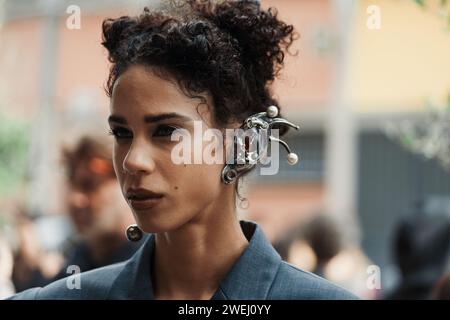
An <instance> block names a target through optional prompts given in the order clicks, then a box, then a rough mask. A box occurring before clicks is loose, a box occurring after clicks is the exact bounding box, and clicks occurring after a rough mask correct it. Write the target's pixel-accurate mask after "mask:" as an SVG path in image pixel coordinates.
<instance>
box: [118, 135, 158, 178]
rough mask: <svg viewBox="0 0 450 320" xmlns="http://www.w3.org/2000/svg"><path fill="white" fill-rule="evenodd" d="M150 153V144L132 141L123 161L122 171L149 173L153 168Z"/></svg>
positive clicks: (134, 173)
mask: <svg viewBox="0 0 450 320" xmlns="http://www.w3.org/2000/svg"><path fill="white" fill-rule="evenodd" d="M151 153H152V152H151V146H149V145H148V144H147V143H145V142H139V141H138V140H135V141H133V143H132V144H131V146H130V149H129V150H128V153H127V155H126V156H125V159H124V161H123V170H124V172H126V173H128V174H132V175H136V174H151V173H152V172H153V171H154V170H155V162H154V159H153V157H152V155H151Z"/></svg>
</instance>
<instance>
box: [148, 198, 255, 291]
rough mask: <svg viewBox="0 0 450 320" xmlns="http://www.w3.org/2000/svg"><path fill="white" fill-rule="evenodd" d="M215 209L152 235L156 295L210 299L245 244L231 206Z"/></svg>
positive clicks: (245, 241) (246, 242) (245, 240)
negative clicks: (176, 226) (174, 229)
mask: <svg viewBox="0 0 450 320" xmlns="http://www.w3.org/2000/svg"><path fill="white" fill-rule="evenodd" d="M217 212H218V211H215V212H214V213H212V214H208V213H206V212H205V213H203V214H200V215H198V218H195V220H191V221H190V222H188V223H187V224H185V225H184V226H183V227H181V228H179V229H177V230H176V231H171V232H164V233H158V234H157V235H156V243H155V259H154V266H153V270H154V271H153V279H154V281H153V284H154V295H155V298H156V299H210V298H211V296H212V295H213V294H214V292H215V291H216V290H217V288H218V287H219V284H220V282H221V280H222V279H223V278H224V276H225V275H226V274H227V272H228V271H229V270H230V269H231V267H232V266H233V264H234V263H235V262H236V261H237V259H238V258H239V256H240V255H241V254H242V252H243V251H244V249H245V247H246V246H247V244H248V241H247V239H246V238H245V235H244V234H243V232H242V230H241V227H240V224H239V221H238V219H237V216H236V211H235V209H234V206H233V207H229V208H228V210H224V209H223V208H221V209H220V214H218V213H217ZM155 275H156V276H155Z"/></svg>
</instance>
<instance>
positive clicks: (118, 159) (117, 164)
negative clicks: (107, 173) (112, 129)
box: [113, 143, 126, 184]
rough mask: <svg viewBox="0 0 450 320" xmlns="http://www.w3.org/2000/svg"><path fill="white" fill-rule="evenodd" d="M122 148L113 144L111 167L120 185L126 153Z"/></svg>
mask: <svg viewBox="0 0 450 320" xmlns="http://www.w3.org/2000/svg"><path fill="white" fill-rule="evenodd" d="M123 149H124V148H123V147H120V146H117V144H116V143H115V144H114V148H113V166H114V171H115V173H116V177H117V179H118V180H119V183H120V184H122V178H123V161H124V159H125V155H126V152H125V151H124V150H123Z"/></svg>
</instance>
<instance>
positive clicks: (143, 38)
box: [102, 0, 297, 134]
mask: <svg viewBox="0 0 450 320" xmlns="http://www.w3.org/2000/svg"><path fill="white" fill-rule="evenodd" d="M170 3H171V4H172V5H171V6H169V8H170V9H169V10H167V9H163V8H159V9H155V10H150V9H148V8H145V9H144V12H143V13H142V14H141V15H139V16H137V17H129V16H122V17H120V18H117V19H106V20H104V21H103V25H102V29H103V42H102V45H103V46H104V47H105V48H106V49H107V50H108V53H109V61H110V62H111V63H112V66H111V69H110V74H109V79H108V82H107V88H106V91H107V94H108V96H111V95H112V90H113V87H114V83H115V81H116V80H117V78H118V77H119V76H120V75H121V74H122V73H123V72H124V71H125V70H126V69H127V68H128V67H129V66H130V65H134V64H141V65H146V66H150V67H152V69H153V70H157V71H158V73H161V75H169V76H171V77H172V78H174V79H175V80H176V81H177V83H178V85H179V86H180V88H181V89H182V90H183V92H184V93H185V94H186V95H187V96H189V97H192V98H199V99H200V100H201V101H202V103H206V99H205V98H204V97H203V96H202V94H203V93H205V92H206V93H209V94H210V96H211V98H212V102H213V104H214V108H213V109H214V117H215V120H216V122H217V123H218V124H220V125H223V126H226V125H227V124H229V123H230V122H232V121H238V122H241V121H242V120H243V119H245V118H246V117H247V116H249V115H250V114H253V113H256V112H261V111H265V110H266V108H267V107H268V106H269V105H277V106H278V103H277V101H276V100H275V99H274V98H273V97H272V94H271V92H270V88H269V87H270V83H271V82H273V80H274V79H275V77H276V76H277V75H278V73H279V71H280V69H281V68H282V66H283V61H284V57H285V52H289V47H290V46H291V44H292V43H293V41H294V40H295V39H296V38H297V33H296V32H294V28H293V26H292V25H287V24H286V23H284V22H283V21H280V20H279V19H278V17H277V15H278V13H277V11H276V10H275V9H273V8H270V9H268V10H263V9H262V8H261V6H260V3H259V1H256V0H241V1H231V0H227V1H217V0H216V1H213V0H183V1H173V0H172V1H170ZM282 133H283V132H280V134H282Z"/></svg>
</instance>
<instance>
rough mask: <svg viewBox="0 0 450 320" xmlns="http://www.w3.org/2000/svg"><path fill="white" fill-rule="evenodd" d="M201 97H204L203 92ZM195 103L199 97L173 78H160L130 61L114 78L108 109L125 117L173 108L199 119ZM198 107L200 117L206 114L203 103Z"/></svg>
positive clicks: (207, 110)
mask: <svg viewBox="0 0 450 320" xmlns="http://www.w3.org/2000/svg"><path fill="white" fill-rule="evenodd" d="M205 98H207V100H208V97H207V96H206V95H205ZM199 103H200V100H199V99H193V98H190V97H188V96H186V95H185V94H184V93H183V92H182V91H181V89H180V88H179V86H178V85H177V84H176V82H175V80H174V79H171V78H169V77H168V78H167V79H166V78H162V77H161V76H159V75H157V74H156V73H155V72H154V70H152V69H151V68H150V67H146V66H141V65H134V66H131V67H129V68H128V69H127V70H126V71H125V72H124V73H123V74H122V75H121V76H120V77H119V78H118V79H117V80H116V83H115V84H114V88H113V92H112V97H111V104H110V109H111V113H114V114H117V115H120V116H123V117H125V118H129V117H130V116H133V115H136V116H139V115H144V114H158V113H165V112H177V113H180V114H183V115H186V116H188V117H190V118H192V119H194V120H200V119H201V118H200V115H199V114H198V112H197V106H198V105H199ZM208 104H209V103H208ZM209 105H210V104H209ZM201 110H203V112H206V114H204V113H203V112H201ZM198 111H199V112H201V114H202V117H204V116H207V117H209V116H210V108H209V107H207V106H202V107H201V108H199V110H198Z"/></svg>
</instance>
